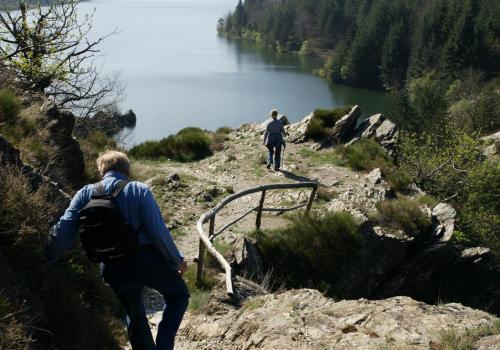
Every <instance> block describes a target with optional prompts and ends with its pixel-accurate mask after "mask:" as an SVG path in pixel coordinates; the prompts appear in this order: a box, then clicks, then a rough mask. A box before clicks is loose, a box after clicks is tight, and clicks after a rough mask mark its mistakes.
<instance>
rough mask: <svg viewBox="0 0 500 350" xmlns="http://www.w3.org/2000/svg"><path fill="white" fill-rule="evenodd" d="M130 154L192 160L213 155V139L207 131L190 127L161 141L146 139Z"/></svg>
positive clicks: (150, 157)
mask: <svg viewBox="0 0 500 350" xmlns="http://www.w3.org/2000/svg"><path fill="white" fill-rule="evenodd" d="M129 154H130V155H131V156H132V157H135V158H146V159H162V158H168V159H172V160H177V161H181V162H190V161H195V160H200V159H203V158H205V157H208V156H210V155H212V149H211V140H210V137H209V135H208V134H207V132H205V131H203V130H202V129H199V128H194V127H190V128H185V129H182V130H181V131H179V132H178V133H177V134H176V135H170V136H168V137H166V138H164V139H161V140H160V141H146V142H144V143H141V144H139V145H137V146H134V147H133V148H132V149H130V151H129Z"/></svg>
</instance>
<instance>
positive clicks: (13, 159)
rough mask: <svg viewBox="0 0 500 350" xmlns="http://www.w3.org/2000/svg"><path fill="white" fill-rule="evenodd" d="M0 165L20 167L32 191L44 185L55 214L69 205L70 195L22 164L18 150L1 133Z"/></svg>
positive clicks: (57, 214) (47, 178)
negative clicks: (54, 208) (55, 210)
mask: <svg viewBox="0 0 500 350" xmlns="http://www.w3.org/2000/svg"><path fill="white" fill-rule="evenodd" d="M0 166H2V167H14V168H17V169H20V170H21V171H22V173H23V175H25V176H26V177H27V178H28V179H29V181H30V185H31V187H32V189H33V190H34V191H36V190H38V189H39V188H40V187H41V186H44V187H45V189H46V195H47V200H48V201H50V202H51V203H53V204H54V205H55V207H56V208H57V213H56V216H60V215H61V214H62V212H63V211H64V210H65V209H66V208H67V207H68V206H69V203H70V201H71V197H70V196H69V195H68V194H66V193H65V192H64V191H62V190H61V189H60V187H59V186H58V185H57V184H56V183H55V182H53V181H52V180H51V179H50V178H49V177H47V176H43V175H42V174H40V173H39V172H38V171H36V170H34V169H33V168H32V167H30V166H28V165H25V164H23V163H22V161H21V159H20V157H19V150H18V149H16V148H15V147H13V146H12V144H11V143H10V142H9V141H7V139H5V138H4V137H3V136H2V135H0Z"/></svg>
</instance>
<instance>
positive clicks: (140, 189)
mask: <svg viewBox="0 0 500 350" xmlns="http://www.w3.org/2000/svg"><path fill="white" fill-rule="evenodd" d="M119 180H127V177H126V176H125V175H124V174H122V173H119V172H115V171H110V172H107V173H106V174H104V177H103V179H102V183H103V185H104V189H105V191H106V193H111V192H112V191H113V190H114V188H115V187H116V185H117V182H118V181H119ZM95 192H96V186H95V185H87V186H85V187H83V188H82V189H81V190H79V191H78V192H77V193H76V195H75V196H74V197H73V199H72V200H71V204H70V206H69V207H68V209H66V212H65V213H64V215H63V216H62V217H61V219H60V220H59V222H58V223H57V224H56V225H54V227H52V229H51V230H50V234H49V245H48V247H47V258H48V260H49V261H55V260H56V259H57V257H58V256H59V255H61V254H62V253H63V252H65V251H66V250H68V249H69V248H70V247H71V246H72V245H73V243H74V241H75V239H76V237H77V235H78V231H79V229H80V222H79V220H80V213H79V212H80V210H81V209H83V207H85V205H87V203H88V202H89V201H90V199H91V198H90V197H91V196H92V195H94V194H95ZM115 201H116V205H117V206H118V208H120V210H121V212H122V214H123V216H124V217H125V219H126V220H127V222H128V223H129V224H130V225H132V226H133V227H134V228H135V229H136V230H137V229H139V228H140V227H141V226H142V227H143V228H142V229H141V230H140V231H139V232H138V235H139V244H140V245H146V244H153V245H155V246H156V248H157V249H158V250H159V251H160V252H161V253H162V254H163V255H164V256H165V257H166V258H167V260H168V261H169V262H170V263H172V264H173V265H175V266H178V265H179V264H180V263H181V262H182V261H183V259H184V258H183V256H182V254H181V253H180V252H179V251H178V250H177V247H176V246H175V243H174V240H173V238H172V235H171V234H170V231H169V230H168V228H167V226H166V225H165V222H164V221H163V217H162V214H161V212H160V208H158V204H157V203H156V201H155V199H154V197H153V194H152V193H151V191H150V190H149V188H148V187H147V186H146V185H145V184H143V183H141V182H136V181H133V182H130V183H128V184H127V185H126V186H125V187H124V188H123V190H122V191H121V192H120V194H119V195H118V197H116V199H115Z"/></svg>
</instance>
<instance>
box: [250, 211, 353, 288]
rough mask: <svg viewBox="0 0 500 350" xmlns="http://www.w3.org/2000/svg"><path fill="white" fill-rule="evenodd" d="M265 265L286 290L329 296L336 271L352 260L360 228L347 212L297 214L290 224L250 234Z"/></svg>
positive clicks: (336, 274) (337, 273)
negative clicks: (303, 289) (306, 290)
mask: <svg viewBox="0 0 500 350" xmlns="http://www.w3.org/2000/svg"><path fill="white" fill-rule="evenodd" d="M254 236H255V238H256V240H257V245H258V248H259V250H260V252H261V254H262V257H263V260H264V262H265V264H266V265H267V266H273V269H274V274H275V277H276V278H277V279H278V280H280V281H283V282H284V283H285V284H286V286H287V287H293V288H300V287H309V288H319V289H322V290H323V291H325V292H327V293H329V294H332V293H334V286H335V282H336V278H337V277H338V275H339V273H340V271H341V270H342V268H343V267H345V266H346V265H347V264H349V262H350V261H351V260H352V259H353V258H354V257H355V255H356V253H357V251H358V248H359V244H360V229H359V224H358V223H357V222H356V220H355V219H354V218H353V217H352V216H351V215H350V214H348V213H327V214H325V215H322V216H320V215H312V216H310V217H307V216H304V215H299V216H296V217H294V218H292V224H291V225H290V226H288V227H286V228H284V229H276V230H271V231H265V232H256V233H255V234H254Z"/></svg>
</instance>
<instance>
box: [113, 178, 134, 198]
mask: <svg viewBox="0 0 500 350" xmlns="http://www.w3.org/2000/svg"><path fill="white" fill-rule="evenodd" d="M129 183H130V181H127V180H120V181H118V185H116V187H115V190H114V191H113V194H112V197H113V198H116V197H118V195H119V194H120V192H121V191H122V190H123V189H124V188H125V186H127V185H128V184H129Z"/></svg>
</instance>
